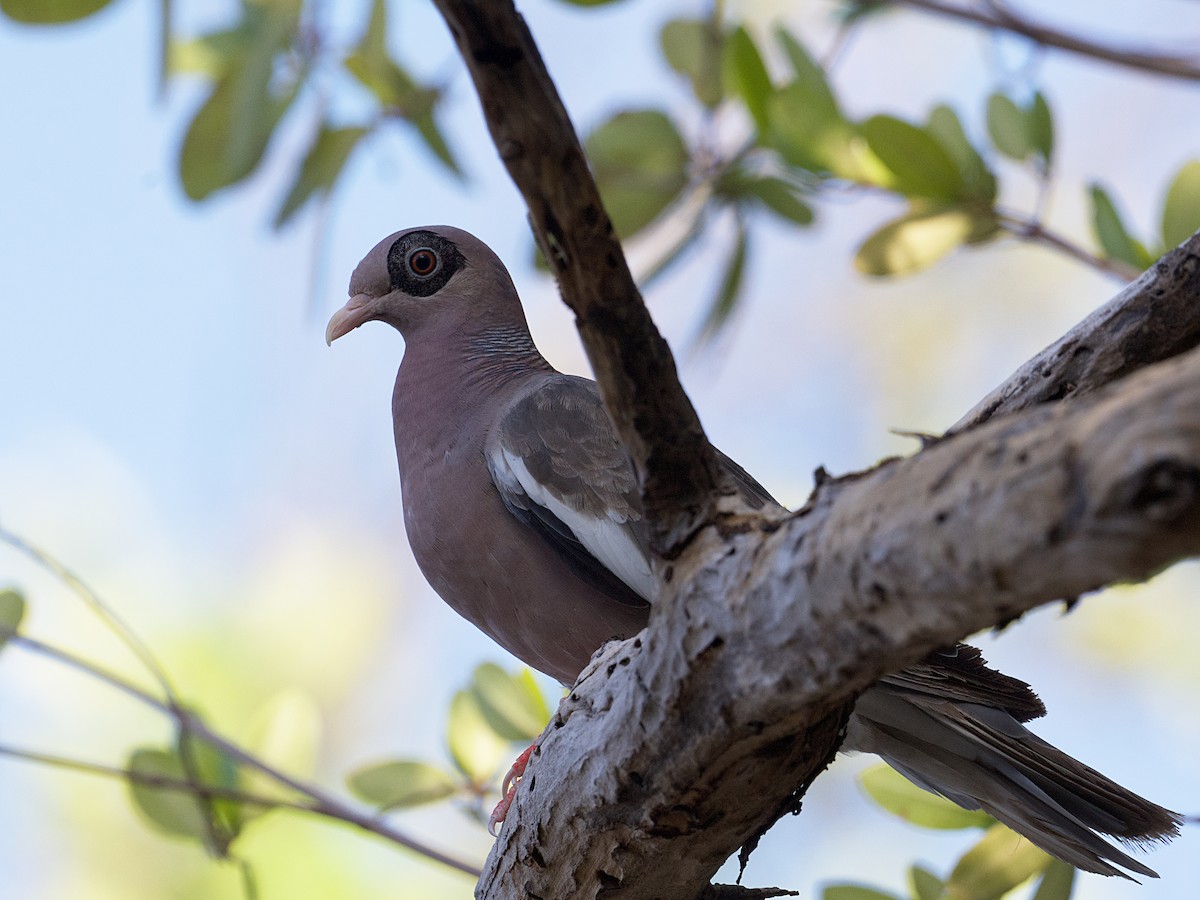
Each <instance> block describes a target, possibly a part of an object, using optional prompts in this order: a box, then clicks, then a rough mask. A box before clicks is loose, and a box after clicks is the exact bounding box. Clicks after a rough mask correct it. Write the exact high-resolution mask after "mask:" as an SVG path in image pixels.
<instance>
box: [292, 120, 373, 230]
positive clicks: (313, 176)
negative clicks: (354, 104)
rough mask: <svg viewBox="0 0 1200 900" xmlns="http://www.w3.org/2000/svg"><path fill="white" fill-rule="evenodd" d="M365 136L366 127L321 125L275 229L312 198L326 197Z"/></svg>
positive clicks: (297, 174)
mask: <svg viewBox="0 0 1200 900" xmlns="http://www.w3.org/2000/svg"><path fill="white" fill-rule="evenodd" d="M366 133H367V129H365V128H330V127H329V126H328V125H325V124H323V125H321V128H320V130H319V131H318V132H317V136H316V138H315V139H314V140H313V143H312V146H310V147H309V148H308V153H307V154H305V156H304V162H303V163H301V164H300V171H298V172H297V173H296V179H295V181H294V182H292V188H291V190H290V191H288V195H287V198H286V199H285V200H284V201H283V205H282V206H281V207H280V208H279V212H278V213H276V215H275V227H276V228H281V227H283V225H285V224H286V223H287V222H288V220H289V219H291V218H292V216H293V215H295V214H296V212H297V211H298V210H299V209H300V208H301V207H302V206H304V204H305V203H307V202H308V200H309V199H310V198H311V197H312V196H313V195H314V194H321V195H326V194H328V193H329V192H330V190H332V189H333V185H334V183H335V182H336V181H337V178H338V176H339V175H340V174H341V172H342V168H343V167H344V166H345V165H346V160H347V159H349V157H350V153H351V151H353V150H354V148H355V146H357V144H358V142H359V140H360V139H361V138H362V136H363V135H365V134H366Z"/></svg>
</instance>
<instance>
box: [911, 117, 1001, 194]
mask: <svg viewBox="0 0 1200 900" xmlns="http://www.w3.org/2000/svg"><path fill="white" fill-rule="evenodd" d="M925 130H926V131H927V132H929V134H930V136H932V137H933V139H934V140H935V141H937V142H938V143H939V144H941V145H942V149H943V150H945V151H946V153H948V154H949V155H950V158H951V159H952V160H954V164H955V166H957V167H958V172H959V175H961V176H962V181H963V188H964V191H963V194H964V198H965V199H968V200H980V201H982V202H984V203H988V204H991V203H994V202H995V200H996V176H995V175H993V174H992V172H991V170H990V169H988V167H987V163H985V162H984V161H983V157H982V156H981V155H980V153H979V151H978V150H976V149H975V148H974V147H973V146H972V145H971V142H970V141H969V140H967V135H966V132H965V131H964V130H963V127H962V123H961V122H960V121H959V119H958V114H957V113H955V112H954V110H953V109H951V108H950V107H949V106H946V105H944V104H940V105H938V106H935V107H934V108H933V110H932V111H931V112H930V113H929V122H928V123H927V124H926V126H925Z"/></svg>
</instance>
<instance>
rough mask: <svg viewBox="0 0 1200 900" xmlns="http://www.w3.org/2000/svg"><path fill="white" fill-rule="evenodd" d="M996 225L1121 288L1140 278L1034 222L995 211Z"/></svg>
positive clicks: (1126, 267) (1128, 268) (1128, 267)
mask: <svg viewBox="0 0 1200 900" xmlns="http://www.w3.org/2000/svg"><path fill="white" fill-rule="evenodd" d="M996 221H997V222H999V224H1000V227H1001V228H1003V229H1004V230H1005V231H1007V232H1009V233H1010V234H1012V235H1014V236H1015V237H1018V238H1020V239H1021V240H1023V241H1030V242H1032V243H1035V244H1041V245H1043V246H1045V247H1050V248H1052V249H1054V250H1057V251H1059V252H1060V253H1063V254H1065V255H1066V256H1069V257H1070V258H1071V259H1073V260H1075V261H1076V262H1080V263H1083V264H1084V265H1085V266H1088V267H1090V268H1093V269H1095V270H1096V271H1097V272H1103V273H1104V274H1105V275H1110V276H1112V277H1113V278H1115V279H1116V280H1117V281H1119V282H1121V283H1122V284H1127V283H1128V282H1130V281H1133V280H1134V279H1135V278H1137V277H1138V276H1139V275H1141V274H1142V273H1141V272H1140V271H1139V270H1138V269H1135V268H1134V267H1133V266H1131V265H1129V264H1128V263H1124V262H1121V260H1119V259H1109V258H1107V257H1103V256H1097V255H1096V254H1094V253H1090V252H1089V251H1087V250H1085V249H1084V248H1083V247H1081V246H1079V245H1078V244H1076V243H1074V242H1073V241H1071V240H1070V239H1069V238H1066V237H1063V236H1062V235H1061V234H1059V233H1058V232H1055V231H1051V230H1050V229H1048V228H1046V226H1044V225H1043V224H1042V223H1041V222H1040V221H1039V220H1038V219H1036V218H1031V219H1025V218H1021V217H1020V216H1016V215H1013V214H1011V213H1006V212H1002V211H1000V210H997V211H996Z"/></svg>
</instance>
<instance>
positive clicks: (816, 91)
mask: <svg viewBox="0 0 1200 900" xmlns="http://www.w3.org/2000/svg"><path fill="white" fill-rule="evenodd" d="M775 37H776V39H777V40H778V41H779V45H780V46H781V47H782V48H783V52H784V53H785V54H786V55H787V58H788V62H790V63H791V65H792V73H793V75H794V76H795V81H794V83H795V84H797V85H799V86H800V87H801V88H802V89H803V90H804V93H806V94H807V95H808V96H809V97H810V98H812V101H813V103H814V105H816V106H820V107H821V108H822V109H823V110H832V111H833V113H834V114H835V115H836V117H837V118H841V112H840V111H839V110H838V105H837V99H836V98H835V97H834V95H833V88H831V87H830V86H829V79H828V77H827V76H826V75H825V70H824V69H823V68H822V67H821V64H820V63H818V62H817V61H816V60H815V59H813V57H812V54H810V53H809V52H808V50H807V49H806V48H805V47H804V45H803V44H801V43H800V42H799V41H798V40H796V38H795V37H793V36H792V34H791V33H790V32H788V31H786V30H784V29H782V28H779V29H776V31H775Z"/></svg>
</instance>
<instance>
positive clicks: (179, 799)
mask: <svg viewBox="0 0 1200 900" xmlns="http://www.w3.org/2000/svg"><path fill="white" fill-rule="evenodd" d="M189 747H190V752H191V759H192V762H193V763H194V771H195V772H196V774H197V775H198V776H199V777H198V782H199V784H201V785H205V786H219V787H225V788H232V787H235V786H236V781H237V773H236V770H235V769H234V767H233V764H232V762H230V761H229V760H227V759H225V758H223V757H221V756H220V754H218V753H217V751H215V750H214V749H213V748H212V747H211V746H209V745H207V744H203V743H201V742H199V741H193V742H191V744H190V745H189ZM126 767H127V768H128V769H129V771H131V772H133V773H135V774H137V775H140V776H143V777H147V778H163V779H169V780H171V781H188V780H189V779H188V774H187V772H188V769H187V767H185V766H184V765H183V763H182V761H181V760H180V756H179V753H178V752H176V751H174V750H161V749H157V748H146V747H143V748H140V749H138V750H135V751H133V753H132V755H131V756H130V757H129V761H128V763H127V765H126ZM129 789H130V793H131V794H132V798H133V804H134V806H135V807H136V808H137V809H138V810H139V811H141V813H142V814H143V815H144V816H146V818H147V819H149V820H150V822H151V823H152V824H153V825H155V826H156V827H157V828H158V829H159V830H161V831H163V832H165V833H167V834H171V835H175V836H177V837H184V838H189V839H191V840H195V841H199V842H200V843H202V844H204V845H205V846H206V847H208V848H209V849H210V850H212V851H213V852H215V853H217V854H218V855H220V856H224V855H226V852H227V850H228V847H229V844H230V842H231V841H232V840H233V839H234V838H235V837H236V836H237V833H238V829H239V826H240V818H239V816H238V806H237V804H235V803H233V802H231V801H228V800H224V801H222V800H215V799H214V800H211V801H207V802H206V801H205V800H204V799H203V798H201V797H199V796H198V795H197V794H196V793H195V792H194V791H188V790H182V789H178V788H160V787H154V786H151V785H148V784H143V783H140V782H136V781H132V780H131V781H130V782H129ZM214 842H215V843H214Z"/></svg>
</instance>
